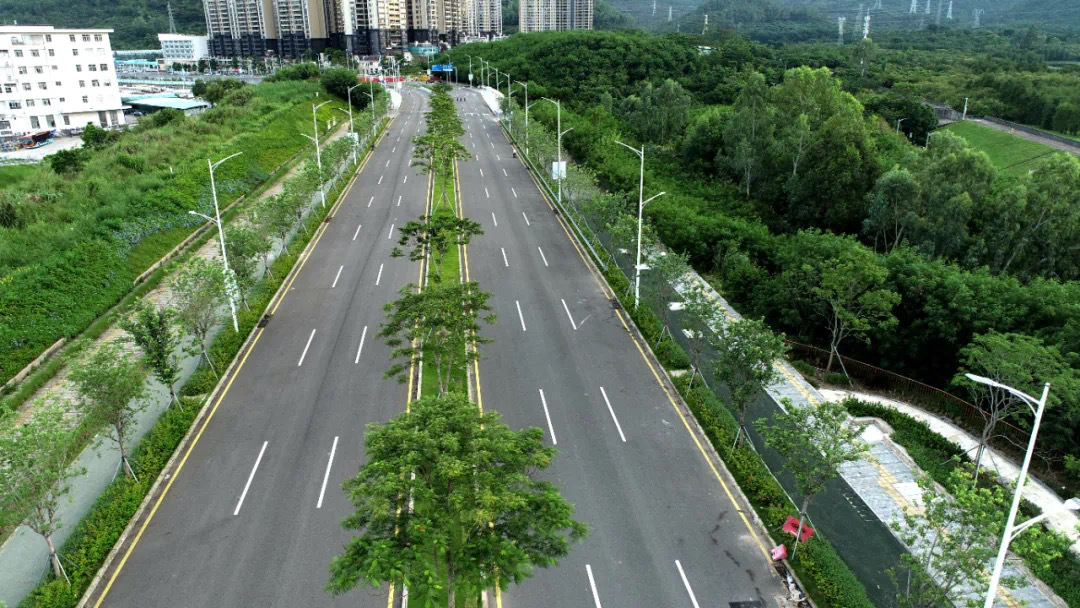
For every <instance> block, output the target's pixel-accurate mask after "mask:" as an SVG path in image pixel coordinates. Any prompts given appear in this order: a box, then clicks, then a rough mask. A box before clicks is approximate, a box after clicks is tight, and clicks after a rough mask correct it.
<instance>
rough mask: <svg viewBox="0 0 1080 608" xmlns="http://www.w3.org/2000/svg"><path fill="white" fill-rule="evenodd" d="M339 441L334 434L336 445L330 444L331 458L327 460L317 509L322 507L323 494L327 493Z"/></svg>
mask: <svg viewBox="0 0 1080 608" xmlns="http://www.w3.org/2000/svg"><path fill="white" fill-rule="evenodd" d="M337 441H338V438H337V436H336V435H335V436H334V445H332V446H330V459H329V460H327V461H326V472H325V473H323V478H322V489H321V490H319V502H318V504H316V505H315V508H316V509H321V508H322V499H323V494H326V482H328V481H330V467H331V466H333V464H334V454H336V453H337Z"/></svg>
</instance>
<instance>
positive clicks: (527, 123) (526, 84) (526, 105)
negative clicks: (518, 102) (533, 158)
mask: <svg viewBox="0 0 1080 608" xmlns="http://www.w3.org/2000/svg"><path fill="white" fill-rule="evenodd" d="M514 82H516V83H518V84H519V85H521V87H522V88H523V89H525V156H528V155H529V83H527V82H521V81H520V80H515V81H514Z"/></svg>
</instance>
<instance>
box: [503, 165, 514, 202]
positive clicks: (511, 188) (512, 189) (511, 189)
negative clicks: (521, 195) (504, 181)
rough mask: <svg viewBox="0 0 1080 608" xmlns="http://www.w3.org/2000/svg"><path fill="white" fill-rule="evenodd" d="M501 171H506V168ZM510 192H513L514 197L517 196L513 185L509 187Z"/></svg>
mask: <svg viewBox="0 0 1080 608" xmlns="http://www.w3.org/2000/svg"><path fill="white" fill-rule="evenodd" d="M503 171H506V169H503ZM510 192H513V193H514V198H517V190H514V187H513V186H511V187H510Z"/></svg>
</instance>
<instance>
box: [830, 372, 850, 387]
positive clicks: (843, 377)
mask: <svg viewBox="0 0 1080 608" xmlns="http://www.w3.org/2000/svg"><path fill="white" fill-rule="evenodd" d="M825 383H826V384H832V385H835V386H851V384H852V382H851V378H848V377H847V374H842V373H837V372H830V373H828V374H825Z"/></svg>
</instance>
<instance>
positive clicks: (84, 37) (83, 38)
mask: <svg viewBox="0 0 1080 608" xmlns="http://www.w3.org/2000/svg"><path fill="white" fill-rule="evenodd" d="M82 41H83V42H90V34H83V35H82Z"/></svg>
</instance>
